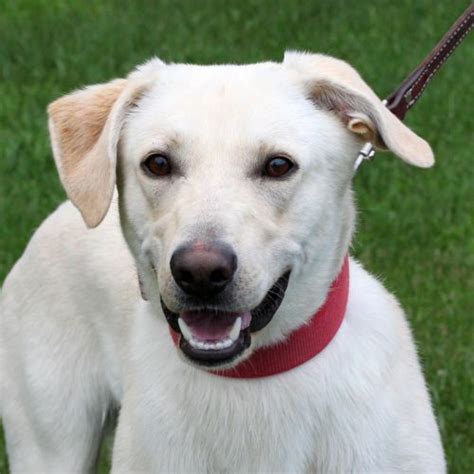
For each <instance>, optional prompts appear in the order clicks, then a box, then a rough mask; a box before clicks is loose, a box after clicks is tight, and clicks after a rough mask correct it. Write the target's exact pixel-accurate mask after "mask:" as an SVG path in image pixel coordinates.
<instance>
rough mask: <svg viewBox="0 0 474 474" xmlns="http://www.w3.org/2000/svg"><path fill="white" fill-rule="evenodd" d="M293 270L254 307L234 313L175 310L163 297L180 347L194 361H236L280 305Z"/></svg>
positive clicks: (215, 364)
mask: <svg viewBox="0 0 474 474" xmlns="http://www.w3.org/2000/svg"><path fill="white" fill-rule="evenodd" d="M289 278H290V272H287V273H285V274H284V275H282V276H281V277H280V278H279V279H278V280H277V281H276V283H275V284H274V285H273V286H272V287H271V288H270V290H269V291H268V292H267V294H266V296H265V297H264V298H263V300H262V302H261V303H260V304H259V305H258V306H257V307H255V308H254V309H252V310H249V311H246V312H242V313H233V312H225V311H220V310H216V309H212V308H210V309H207V308H202V309H190V310H185V311H182V312H181V313H179V314H178V313H174V312H172V311H171V310H170V309H169V308H168V307H167V306H166V304H165V303H164V302H163V299H162V300H161V306H162V308H163V312H164V314H165V317H166V319H167V321H168V323H169V325H170V326H171V328H172V329H173V330H174V331H175V332H177V333H179V334H180V335H181V337H180V338H179V348H180V349H181V351H182V352H183V354H184V355H185V356H186V357H187V358H188V359H190V360H191V361H192V362H194V363H196V364H198V365H202V366H205V367H208V368H218V367H220V366H224V365H228V364H231V363H232V362H234V361H235V360H236V359H237V358H238V357H239V356H240V355H241V354H242V353H243V352H244V351H245V350H246V349H247V348H249V347H250V344H251V341H252V333H254V332H256V331H259V330H261V329H262V328H264V327H265V326H266V325H267V324H268V323H269V322H270V321H271V320H272V318H273V316H274V314H275V313H276V311H277V309H278V308H279V306H280V304H281V302H282V301H283V297H284V296H285V291H286V288H287V287H288V281H289Z"/></svg>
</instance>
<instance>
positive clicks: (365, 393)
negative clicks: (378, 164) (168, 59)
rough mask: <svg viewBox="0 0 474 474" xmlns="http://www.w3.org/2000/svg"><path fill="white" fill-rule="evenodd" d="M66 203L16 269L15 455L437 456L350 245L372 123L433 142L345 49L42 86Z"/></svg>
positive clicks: (192, 467)
mask: <svg viewBox="0 0 474 474" xmlns="http://www.w3.org/2000/svg"><path fill="white" fill-rule="evenodd" d="M49 114H50V132H51V141H52V147H53V151H54V157H55V160H56V164H57V167H58V170H59V175H60V177H61V181H62V183H63V185H64V187H65V189H66V191H67V194H68V197H69V199H70V202H67V203H65V204H63V205H62V206H60V207H59V209H57V210H56V211H55V212H54V213H53V214H52V215H51V216H50V217H48V219H46V221H45V222H44V223H43V225H42V226H41V227H40V228H39V229H38V230H37V232H36V233H35V235H34V237H33V238H32V240H31V242H30V243H29V245H28V247H27V249H26V251H25V253H24V255H23V256H22V257H21V259H20V260H19V261H18V263H17V264H16V265H15V267H14V268H13V270H12V271H11V273H10V275H9V276H8V278H7V279H6V281H5V284H4V287H3V289H2V295H1V306H0V324H1V326H0V386H1V388H2V390H1V393H0V397H1V399H0V411H1V416H2V419H3V423H4V426H5V432H6V439H7V448H8V454H9V459H10V465H11V469H12V472H13V473H19V472H47V473H61V474H64V473H71V472H78V473H79V472H88V471H90V470H93V469H94V465H95V462H96V459H97V453H98V449H99V446H100V441H101V437H102V434H103V429H104V425H105V422H106V419H107V415H108V413H109V412H110V411H111V410H113V409H114V408H116V407H120V416H119V421H118V427H117V432H116V438H115V444H114V449H113V469H112V470H113V472H114V473H130V472H156V473H166V472H183V473H184V472H202V473H204V472H207V473H209V472H215V473H217V472H241V473H257V472H261V473H270V472H291V473H294V472H306V473H314V472H317V473H347V472H367V473H389V472H412V473H414V472H416V473H422V472H426V473H435V472H444V471H445V462H444V456H443V449H442V446H441V442H440V436H439V432H438V428H437V425H436V421H435V417H434V415H433V411H432V407H431V404H430V399H429V396H428V392H427V389H426V385H425V381H424V378H423V374H422V371H421V368H420V365H419V362H418V359H417V354H416V350H415V346H414V344H413V340H412V336H411V333H410V329H409V327H408V325H407V322H406V319H405V316H404V314H403V311H402V310H401V308H400V306H399V304H398V303H397V301H396V299H395V298H394V297H393V296H392V295H391V294H389V293H388V292H387V290H385V289H384V287H383V286H382V285H381V284H380V282H378V281H377V279H376V278H374V277H373V276H371V275H370V274H368V273H367V272H366V271H365V270H364V269H363V268H362V267H361V265H360V264H359V263H357V262H356V261H355V260H353V259H352V258H349V257H347V252H348V248H349V244H350V241H351V237H352V233H353V228H354V216H355V208H354V201H353V195H352V188H351V181H352V177H353V167H354V161H355V159H356V156H357V154H358V151H359V149H360V147H361V145H362V144H363V143H364V142H366V141H370V142H372V143H373V144H375V145H376V146H377V147H378V148H383V149H390V150H391V151H392V152H393V153H394V154H396V155H397V156H399V157H400V158H401V159H403V160H405V161H406V162H407V163H410V164H412V165H415V166H421V167H428V166H431V165H432V164H433V154H432V151H431V149H430V147H429V145H428V144H427V143H426V142H425V141H424V140H422V139H421V138H420V137H418V136H417V135H416V134H415V133H413V132H412V131H411V130H409V129H408V128H407V127H406V126H405V125H404V124H403V123H402V122H400V121H399V120H398V119H397V118H396V117H395V116H394V115H392V114H391V113H390V112H389V111H388V110H387V109H386V108H385V107H384V106H383V104H382V103H381V101H380V100H379V99H378V98H377V96H376V95H375V94H374V92H373V91H372V90H371V89H370V88H369V87H368V86H367V85H366V83H365V82H364V81H363V80H362V79H361V77H360V76H359V75H358V74H357V72H356V71H355V70H354V69H353V68H352V67H350V66H349V65H348V64H347V63H345V62H343V61H340V60H337V59H334V58H331V57H328V56H323V55H317V54H303V53H297V52H290V53H287V54H286V55H285V58H284V60H283V62H282V63H274V62H267V63H260V64H251V65H242V66H236V65H222V66H195V65H184V64H171V65H167V64H164V63H163V62H162V61H160V60H158V59H153V60H151V61H150V62H148V63H146V64H145V65H143V66H140V67H138V68H137V69H136V70H135V71H134V72H132V73H131V74H130V75H129V76H128V77H127V78H126V79H121V80H115V81H112V82H110V83H107V84H100V85H95V86H91V87H88V88H86V89H84V90H80V91H78V92H74V93H72V94H70V95H68V96H66V97H63V98H61V99H59V100H57V101H56V102H54V103H52V104H51V106H50V107H49Z"/></svg>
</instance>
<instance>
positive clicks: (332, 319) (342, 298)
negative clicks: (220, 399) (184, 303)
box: [171, 256, 349, 378]
mask: <svg viewBox="0 0 474 474" xmlns="http://www.w3.org/2000/svg"><path fill="white" fill-rule="evenodd" d="M348 297H349V257H348V256H346V258H345V260H344V263H343V266H342V269H341V271H340V272H339V275H338V276H337V278H336V279H335V280H334V282H333V283H332V285H331V288H330V290H329V292H328V295H327V297H326V300H325V302H324V304H323V305H322V306H321V307H320V308H319V309H318V311H317V312H316V313H315V314H314V315H313V317H312V318H311V319H310V320H309V321H308V322H307V323H306V324H304V325H302V326H301V327H300V328H298V329H296V330H295V331H293V332H292V333H291V334H290V335H289V336H288V338H287V339H286V340H285V341H284V342H281V343H277V344H273V345H270V346H266V347H262V348H259V349H257V350H256V351H255V352H254V353H253V354H252V355H251V356H250V357H249V358H248V359H246V360H244V361H242V362H241V363H240V364H239V365H237V366H236V367H234V368H231V369H227V370H221V371H213V372H211V373H212V374H215V375H217V376H221V377H231V378H259V377H268V376H271V375H276V374H279V373H282V372H286V371H288V370H291V369H293V368H295V367H298V366H299V365H301V364H304V363H305V362H307V361H309V360H310V359H312V358H313V357H315V356H316V355H318V354H319V353H320V352H321V351H322V350H324V349H325V348H326V347H327V346H328V344H329V343H330V342H331V341H332V340H333V338H334V336H335V335H336V333H337V331H338V330H339V328H340V326H341V323H342V320H343V319H344V315H345V313H346V307H347V301H348ZM171 335H172V337H173V339H174V341H175V343H177V342H178V340H179V336H178V335H177V334H176V333H174V332H173V331H172V330H171Z"/></svg>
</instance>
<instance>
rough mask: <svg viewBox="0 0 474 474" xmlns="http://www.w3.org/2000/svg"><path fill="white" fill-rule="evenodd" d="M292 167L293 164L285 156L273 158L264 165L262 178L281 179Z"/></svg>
mask: <svg viewBox="0 0 474 474" xmlns="http://www.w3.org/2000/svg"><path fill="white" fill-rule="evenodd" d="M294 166H295V165H294V163H293V162H292V161H291V160H290V159H288V158H287V157H286V156H273V157H271V158H270V159H268V160H267V162H266V163H265V167H264V168H263V176H268V177H269V178H282V177H283V176H285V175H287V174H288V173H289V172H290V171H291V170H292V169H293V168H294Z"/></svg>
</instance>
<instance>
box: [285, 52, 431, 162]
mask: <svg viewBox="0 0 474 474" xmlns="http://www.w3.org/2000/svg"><path fill="white" fill-rule="evenodd" d="M283 65H284V66H285V67H286V68H287V69H288V70H289V71H291V72H292V73H293V74H296V75H297V76H298V78H299V80H302V81H303V83H304V87H305V88H306V90H307V92H308V94H309V96H310V98H311V99H312V100H313V101H314V102H315V103H317V104H319V105H320V106H322V107H324V108H326V109H329V110H333V111H334V112H335V113H337V115H338V116H339V117H340V118H341V120H342V121H343V123H344V124H345V125H346V126H347V128H348V129H349V130H350V131H352V132H353V133H355V134H357V135H360V137H361V138H362V139H363V140H364V141H368V142H371V143H372V144H373V145H374V146H376V147H377V148H380V149H389V150H390V151H392V152H393V153H395V155H397V156H398V157H400V158H401V159H402V160H404V161H406V162H407V163H410V164H411V165H415V166H419V167H422V168H427V167H429V166H432V165H433V164H434V157H433V152H432V150H431V147H430V146H429V145H428V143H427V142H426V141H425V140H423V139H422V138H421V137H419V136H418V135H416V134H415V133H414V132H412V131H411V130H410V129H409V128H408V127H407V126H405V125H404V124H403V123H402V122H401V121H400V120H399V119H398V118H397V117H396V116H395V115H393V114H392V113H391V112H390V111H389V110H388V109H387V108H386V107H385V106H384V105H383V103H382V101H381V100H380V99H379V98H378V97H377V96H376V95H375V93H374V92H373V91H372V89H371V88H370V87H369V86H368V85H367V84H366V83H365V82H364V81H363V79H362V78H361V77H360V75H359V74H358V73H357V71H356V70H355V69H354V68H352V67H351V66H350V65H349V64H347V63H346V62H344V61H341V60H339V59H335V58H331V57H329V56H325V55H322V54H308V53H297V52H287V53H286V54H285V58H284V60H283Z"/></svg>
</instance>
